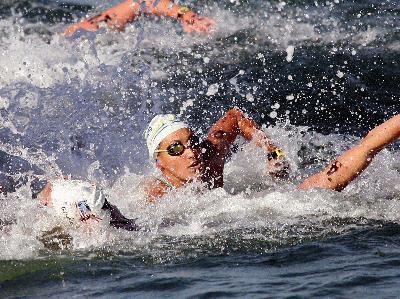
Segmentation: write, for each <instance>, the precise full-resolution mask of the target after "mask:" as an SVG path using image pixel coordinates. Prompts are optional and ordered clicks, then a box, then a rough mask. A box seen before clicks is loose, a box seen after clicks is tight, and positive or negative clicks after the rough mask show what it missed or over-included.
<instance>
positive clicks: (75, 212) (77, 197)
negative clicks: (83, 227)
mask: <svg viewBox="0 0 400 299" xmlns="http://www.w3.org/2000/svg"><path fill="white" fill-rule="evenodd" d="M51 186H52V187H51V203H52V207H53V209H54V211H55V212H56V214H57V215H59V216H64V217H67V218H68V219H70V220H72V219H73V220H76V219H78V220H79V219H81V217H82V214H85V213H90V214H94V215H95V216H97V217H100V218H102V217H103V216H104V210H102V209H101V208H102V207H103V205H104V202H105V197H104V194H103V192H102V191H101V190H100V189H99V188H97V186H96V185H94V184H91V183H89V182H84V181H79V180H63V179H60V180H56V181H53V182H51Z"/></svg>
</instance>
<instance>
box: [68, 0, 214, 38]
mask: <svg viewBox="0 0 400 299" xmlns="http://www.w3.org/2000/svg"><path fill="white" fill-rule="evenodd" d="M140 14H149V15H156V16H165V17H170V18H173V19H176V20H179V21H180V22H181V24H182V26H183V29H184V30H185V31H186V32H189V33H190V32H193V31H196V32H210V31H211V30H212V29H213V28H214V25H215V22H214V21H213V20H212V19H210V18H206V17H202V16H200V15H198V14H197V13H195V12H194V11H192V10H191V9H190V8H189V7H188V6H181V5H178V4H175V2H174V1H170V0H126V1H124V2H122V3H120V4H118V5H116V6H114V7H112V8H110V9H108V10H106V11H104V12H102V13H100V14H98V15H95V16H93V17H90V18H88V19H85V20H83V21H80V22H78V23H75V24H73V25H71V26H69V27H68V28H67V30H65V32H64V35H65V36H70V35H72V34H74V33H75V32H76V31H77V30H79V29H84V30H87V31H96V30H98V29H99V28H101V27H108V28H110V29H112V30H117V31H122V30H124V29H125V25H126V24H127V23H130V22H133V21H134V20H135V19H136V18H137V17H138V16H139V15H140Z"/></svg>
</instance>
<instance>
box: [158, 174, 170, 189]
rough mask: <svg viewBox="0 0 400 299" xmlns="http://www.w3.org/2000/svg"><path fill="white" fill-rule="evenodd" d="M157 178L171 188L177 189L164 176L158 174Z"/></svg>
mask: <svg viewBox="0 0 400 299" xmlns="http://www.w3.org/2000/svg"><path fill="white" fill-rule="evenodd" d="M156 179H157V180H159V181H160V182H161V183H164V184H165V185H167V186H168V187H169V188H171V189H175V187H174V185H172V184H171V183H170V182H168V181H167V180H166V179H165V178H164V177H163V176H157V177H156Z"/></svg>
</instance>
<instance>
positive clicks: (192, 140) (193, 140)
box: [154, 135, 200, 156]
mask: <svg viewBox="0 0 400 299" xmlns="http://www.w3.org/2000/svg"><path fill="white" fill-rule="evenodd" d="M199 144H200V139H199V137H197V136H196V135H192V136H190V137H189V139H188V144H187V145H183V144H182V142H180V141H175V142H173V143H171V144H170V145H168V147H167V149H165V150H155V151H154V152H155V153H162V152H167V153H168V155H170V156H180V155H182V154H183V152H184V151H185V149H187V148H191V149H193V148H196V147H198V146H199Z"/></svg>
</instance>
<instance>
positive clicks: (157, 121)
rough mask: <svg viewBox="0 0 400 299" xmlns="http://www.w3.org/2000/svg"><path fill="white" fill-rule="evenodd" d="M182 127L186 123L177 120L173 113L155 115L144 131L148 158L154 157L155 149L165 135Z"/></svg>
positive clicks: (186, 126) (184, 126)
mask: <svg viewBox="0 0 400 299" xmlns="http://www.w3.org/2000/svg"><path fill="white" fill-rule="evenodd" d="M183 128H188V125H187V124H185V123H184V122H181V121H179V120H177V119H176V116H175V115H173V114H159V115H156V116H155V117H154V118H153V119H152V120H151V122H150V124H149V125H148V127H147V129H146V131H145V132H144V138H145V139H146V143H147V148H148V149H149V156H150V158H153V159H155V158H156V155H155V151H156V150H157V148H158V146H159V145H160V143H161V141H163V139H164V138H165V137H167V136H168V135H169V134H171V133H174V132H175V131H178V130H179V129H183Z"/></svg>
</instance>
